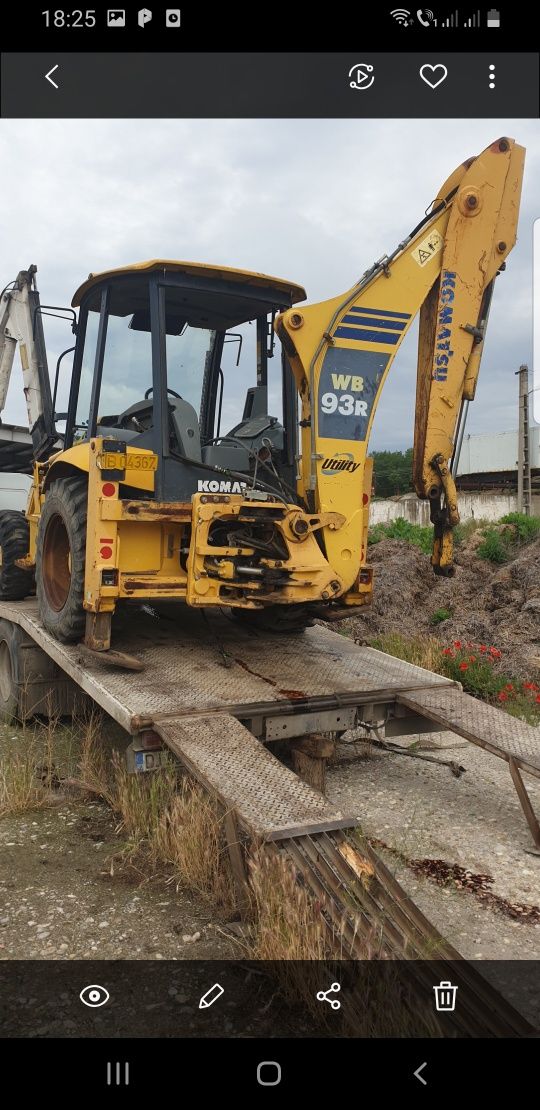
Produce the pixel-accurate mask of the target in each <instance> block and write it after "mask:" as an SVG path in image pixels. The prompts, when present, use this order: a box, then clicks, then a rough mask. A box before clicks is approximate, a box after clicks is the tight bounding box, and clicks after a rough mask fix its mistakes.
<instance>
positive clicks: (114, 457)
mask: <svg viewBox="0 0 540 1110" xmlns="http://www.w3.org/2000/svg"><path fill="white" fill-rule="evenodd" d="M157 462H158V461H157V455H132V454H130V453H128V454H127V455H123V454H120V452H119V451H102V452H101V453H100V454H99V455H98V457H97V464H98V466H99V468H100V470H157Z"/></svg>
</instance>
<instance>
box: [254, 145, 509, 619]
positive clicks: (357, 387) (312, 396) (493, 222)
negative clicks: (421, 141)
mask: <svg viewBox="0 0 540 1110" xmlns="http://www.w3.org/2000/svg"><path fill="white" fill-rule="evenodd" d="M524 155H525V152H524V149H523V147H520V146H518V145H517V143H515V142H514V140H513V139H508V138H501V139H498V140H497V141H496V142H494V143H492V144H491V145H490V146H489V147H487V149H486V150H485V151H484V152H483V153H482V154H481V155H479V156H478V157H477V158H471V159H470V160H468V161H467V162H465V163H464V164H463V165H461V166H459V167H458V168H457V169H456V170H455V171H454V173H453V174H452V175H451V176H450V177H449V178H448V179H447V181H445V183H444V185H443V186H442V188H441V190H440V192H439V195H438V196H437V198H436V199H435V201H434V202H433V204H432V206H431V207H430V211H429V214H428V215H426V217H425V218H424V219H423V220H422V221H421V223H420V224H418V226H417V227H416V228H415V229H414V230H413V231H412V232H411V234H410V235H409V236H408V237H407V238H406V239H405V240H404V241H403V242H402V243H400V244H399V245H398V247H397V248H396V250H395V251H394V252H393V253H392V254H391V255H389V256H385V257H383V258H381V259H380V260H379V261H378V262H376V263H375V265H374V266H373V267H372V268H371V269H370V270H368V271H367V272H366V273H365V274H364V275H363V277H362V278H361V280H360V281H359V282H358V283H357V284H356V285H355V286H353V288H352V289H350V290H348V292H346V293H345V294H342V295H341V296H338V297H335V298H332V299H330V300H327V301H323V302H321V303H319V304H314V305H309V306H307V307H305V308H304V307H303V308H301V309H299V308H296V307H295V308H292V309H290V310H288V311H286V312H284V313H282V314H281V315H280V316H278V318H277V320H276V325H275V326H276V330H277V332H278V335H279V336H280V339H281V341H282V343H283V346H284V348H285V351H286V353H287V356H288V359H289V362H290V365H291V368H292V371H293V373H294V376H295V379H296V384H297V388H298V391H299V394H300V398H301V404H302V419H301V428H302V453H301V464H300V473H299V477H298V487H299V493H300V494H301V496H302V497H303V498H304V500H305V501H306V503H307V504H308V506H309V509H310V511H313V512H317V513H326V512H329V513H340V514H342V516H344V517H345V518H346V523H345V524H344V525H343V526H341V527H340V528H339V529H335V528H334V529H331V528H329V527H328V528H324V529H323V530H322V535H323V542H324V546H325V552H326V556H327V558H328V560H329V562H330V564H331V566H332V567H333V569H334V570H335V572H336V575H337V576H339V581H340V585H341V591H340V592H341V596H342V600H343V601H344V602H345V604H352V605H354V604H361V603H362V601H363V599H362V597H361V595H360V593H359V582H361V581H362V578H361V571H362V566H363V564H364V561H365V539H366V537H365V521H366V512H365V509H366V503H367V502H368V501H369V492H370V489H369V487H370V482H369V481H368V479H369V476H370V462H369V459H367V451H368V443H369V435H370V431H371V427H372V423H373V418H374V415H375V410H376V406H377V402H378V400H379V397H380V394H381V391H382V389H383V386H384V383H385V381H386V378H387V376H388V373H389V371H390V367H391V365H392V363H393V361H394V358H395V356H396V354H397V352H398V350H399V347H400V346H401V343H402V342H403V339H404V338H405V335H406V334H407V332H408V330H409V328H410V327H411V324H412V322H413V320H414V318H415V316H416V314H417V313H418V312H420V334H419V349H418V370H417V392H416V419H415V437H414V461H413V482H414V486H415V489H416V493H417V495H418V497H419V498H423V499H426V498H427V499H429V501H430V504H431V519H432V520H433V522H434V526H435V535H434V546H433V555H432V564H433V568H434V570H435V572H436V573H440V574H451V573H452V528H453V527H454V526H455V525H456V524H457V523H458V521H459V512H458V504H457V493H456V488H455V483H454V480H453V478H452V474H451V467H450V461H451V459H452V455H453V453H454V446H455V436H456V429H457V427H458V424H459V418H460V414H461V413H462V411H463V406H464V404H465V403H466V402H468V401H469V400H471V399H472V398H473V397H474V391H475V387H476V381H477V378H478V372H479V368H480V360H481V356H482V348H483V342H484V335H485V329H486V324H487V318H488V312H489V306H490V302H491V296H492V292H493V283H494V280H495V277H496V276H497V274H498V273H500V271H501V270H502V269H504V263H505V259H506V257H507V255H508V254H509V253H510V251H511V249H512V247H513V246H514V243H515V241H516V228H517V221H518V213H519V203H520V193H521V183H522V177H523V163H524Z"/></svg>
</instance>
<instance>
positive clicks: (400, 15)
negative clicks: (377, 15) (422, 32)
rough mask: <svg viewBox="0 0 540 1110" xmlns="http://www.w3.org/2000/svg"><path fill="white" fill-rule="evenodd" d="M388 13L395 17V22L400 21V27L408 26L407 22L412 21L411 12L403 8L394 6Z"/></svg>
mask: <svg viewBox="0 0 540 1110" xmlns="http://www.w3.org/2000/svg"><path fill="white" fill-rule="evenodd" d="M390 15H391V16H392V17H393V19H395V21H396V23H401V26H402V27H408V26H409V23H412V19H411V13H410V12H408V11H407V10H406V9H405V8H394V11H393V12H390Z"/></svg>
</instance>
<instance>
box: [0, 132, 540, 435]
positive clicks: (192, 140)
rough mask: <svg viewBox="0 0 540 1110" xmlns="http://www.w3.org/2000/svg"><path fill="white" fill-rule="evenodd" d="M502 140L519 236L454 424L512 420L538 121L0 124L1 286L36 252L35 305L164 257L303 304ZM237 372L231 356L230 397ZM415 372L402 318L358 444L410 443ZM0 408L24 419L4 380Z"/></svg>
mask: <svg viewBox="0 0 540 1110" xmlns="http://www.w3.org/2000/svg"><path fill="white" fill-rule="evenodd" d="M503 134H506V135H511V136H513V137H514V138H515V139H517V141H518V142H520V143H522V144H524V145H525V146H526V147H527V162H526V174H525V184H524V193H523V201H522V208H521V220H520V227H519V242H518V245H517V247H516V248H515V250H514V251H513V252H512V254H511V255H510V257H509V260H508V266H507V270H506V273H504V274H502V275H501V277H500V278H499V279H498V280H497V284H496V290H495V297H494V303H493V308H492V313H491V318H490V323H489V328H488V338H487V341H486V345H485V352H484V358H483V364H482V370H481V374H480V382H479V386H478V390H477V395H476V400H475V402H474V404H473V405H472V406H471V409H470V415H469V423H468V427H467V431H468V432H488V431H491V430H493V431H504V430H507V429H511V428H514V427H516V425H517V379H516V378H515V376H514V371H515V370H517V368H518V367H519V365H520V364H521V363H523V362H529V364H531V361H532V225H533V220H534V218H535V217H536V216H537V215H538V210H537V207H536V205H537V196H538V184H539V181H540V172H539V171H540V123H538V122H537V121H533V120H495V121H489V120H487V121H486V120H472V121H463V120H445V121H443V122H439V121H437V120H428V121H424V120H412V121H401V120H400V121H397V120H396V121H393V120H378V121H364V120H346V121H341V120H337V121H335V120H334V121H332V120H323V121H318V120H315V121H313V120H300V121H298V120H296V121H295V120H289V121H287V120H286V121H282V120H278V121H276V120H262V121H261V120H259V121H246V120H229V121H227V120H225V121H222V120H219V121H216V120H206V121H205V120H202V121H189V120H185V121H184V120H180V121H162V120H155V121H147V120H143V121H131V120H129V121H122V120H114V121H101V120H97V121H87V120H80V121H77V120H73V121H61V120H51V121H43V120H40V121H37V122H35V121H25V120H2V121H1V122H0V167H1V168H0V288H3V286H4V285H5V284H7V282H8V281H9V280H11V279H12V278H13V277H15V276H16V274H17V272H18V271H19V270H20V269H24V268H26V267H27V266H28V265H29V264H30V263H35V264H36V265H37V266H38V284H39V289H40V293H41V298H42V301H43V302H44V303H47V304H56V305H61V304H69V303H70V301H71V297H72V294H73V292H74V290H75V289H76V288H77V286H78V285H79V284H80V283H81V282H82V281H83V280H84V279H85V277H86V276H87V275H88V273H89V272H90V271H96V270H103V269H107V268H109V267H115V266H121V265H125V264H127V263H130V262H135V261H140V260H142V259H146V258H158V257H164V258H179V259H190V260H194V261H200V262H215V263H219V264H222V265H227V266H237V267H240V268H246V269H252V270H262V271H266V272H267V273H270V274H275V275H277V276H280V277H286V278H289V279H291V280H293V281H297V282H299V283H300V284H301V285H304V286H305V288H306V289H307V293H308V299H309V300H312V301H315V300H321V299H323V298H325V297H330V296H335V295H336V294H338V293H340V292H342V291H344V290H346V289H348V288H349V287H350V286H351V285H352V284H353V283H354V282H355V281H356V280H357V279H358V278H359V276H360V275H361V274H362V273H363V271H364V270H365V269H366V268H367V267H368V266H369V265H370V264H371V263H372V262H374V261H375V260H376V259H378V258H379V257H380V256H381V255H382V254H384V253H386V252H388V253H389V252H390V251H391V250H393V249H394V247H395V246H396V245H397V243H398V242H399V241H400V240H401V239H402V238H403V236H404V234H406V233H407V232H409V231H410V230H411V228H412V227H414V226H415V224H416V223H417V222H418V221H419V220H420V219H421V217H422V216H423V214H424V212H425V210H426V208H427V206H428V205H429V204H430V202H431V200H432V198H433V197H434V196H435V195H436V193H437V191H438V189H439V187H440V185H441V184H442V182H443V180H445V179H446V177H447V176H448V175H449V173H450V172H451V171H452V170H453V169H454V168H455V166H457V165H458V164H459V163H460V162H462V161H463V160H464V159H465V158H467V157H469V156H470V155H472V154H477V153H479V152H480V151H481V150H482V149H483V148H484V147H486V146H487V145H488V144H489V143H490V142H491V141H493V140H494V139H496V138H498V137H499V136H500V135H503ZM45 328H46V337H47V342H48V349H49V368H50V369H51V372H52V371H53V370H54V365H55V361H56V357H57V356H58V354H59V353H60V352H61V351H62V350H63V349H64V348H66V347H68V346H70V345H71V334H70V331H69V328H68V326H67V325H63V324H59V323H58V322H57V321H56V320H49V319H46V320H45ZM246 362H247V350H246ZM250 373H251V368H250V367H248V366H247V364H246V365H245V366H244V365H243V374H242V380H243V386H242V389H241V390H240V387H239V392H240V393H243V391H244V390H245V386H246V379H247V377H248V376H249V375H250ZM415 373H416V328H414V329H413V331H412V332H411V333H410V334H409V336H408V338H407V340H406V341H405V342H404V344H403V346H402V348H401V349H400V351H399V353H398V355H397V358H396V360H395V362H394V365H393V367H392V370H391V373H390V376H389V378H388V380H387V383H386V386H385V390H384V393H383V397H382V400H381V403H380V405H379V409H378V413H377V417H376V421H375V427H374V431H373V435H372V440H371V446H372V447H374V448H376V449H384V448H388V449H393V448H401V449H403V448H405V447H408V446H410V445H411V444H412V434H413V423H414V412H413V408H414V396H415ZM235 380H237V379H235ZM233 400H234V398H232V397H231V396H229V398H228V408H230V409H231V411H232V401H233ZM242 404H243V397H241V396H240V395H239V396H238V407H239V409H241V407H242ZM240 415H241V414H240ZM3 419H4V422H14V423H25V408H24V402H23V398H22V393H21V391H20V381H19V377H18V375H17V379H16V380H14V384H13V388H12V389H11V391H10V395H9V398H8V406H7V409H6V411H5V413H4V415H3Z"/></svg>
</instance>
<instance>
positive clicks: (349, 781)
mask: <svg viewBox="0 0 540 1110" xmlns="http://www.w3.org/2000/svg"><path fill="white" fill-rule="evenodd" d="M417 740H419V741H420V742H421V743H422V744H423V745H424V747H427V748H429V751H428V752H426V754H429V755H430V756H437V755H438V753H439V752H440V758H441V759H454V760H456V761H457V762H458V763H460V764H461V765H462V766H464V767H465V768H466V772H465V773H464V774H463V775H462V776H461V777H460V778H456V777H455V776H454V775H453V774H452V772H451V771H450V769H449V768H448V767H441V766H437V765H435V764H433V763H428V762H424V761H421V760H420V759H412V758H410V757H403V756H401V755H393V754H387V753H386V752H381V751H379V750H376V749H373V748H371V747H369V746H368V745H366V744H365V743H362V744H356V745H354V747H353V748H352V747H351V746H350V745H343V744H342V745H341V746H340V750H339V756H338V760H337V761H336V762H335V763H334V764H333V765H331V767H330V770H329V775H328V788H327V793H328V796H329V797H330V799H331V800H332V801H334V802H337V803H339V805H340V806H341V807H342V808H343V809H344V810H345V812H348V813H353V814H355V815H357V816H358V818H359V820H360V821H361V824H362V827H363V830H364V832H365V833H366V834H367V835H368V836H369V837H372V838H377V839H379V840H380V841H382V842H384V844H385V845H387V846H388V848H390V849H393V851H384V849H383V850H382V854H383V856H384V858H385V860H386V862H387V863H388V864H389V866H390V867H391V869H392V871H393V872H394V873H395V875H396V877H397V878H398V879H399V881H400V882H401V883H402V885H403V886H404V887H405V889H406V891H407V893H408V894H410V895H411V897H412V898H413V899H414V900H415V901H416V902H417V903H418V905H419V906H420V908H421V909H422V910H423V911H424V913H425V914H426V916H427V917H428V918H429V920H430V921H432V923H433V924H434V925H436V926H437V927H438V928H439V929H440V931H441V932H442V933H443V935H444V936H445V937H446V938H447V939H448V940H449V941H451V943H452V944H454V945H455V947H456V948H457V949H458V951H459V952H460V953H461V954H462V955H463V956H464V957H466V958H468V959H485V960H510V959H511V960H518V959H519V960H536V959H538V958H540V857H538V856H534V855H531V854H529V853H528V851H527V849H529V848H531V847H532V840H531V837H530V833H529V829H528V826H527V825H526V822H525V818H524V816H523V813H522V810H521V808H520V805H519V802H518V798H517V795H516V793H515V790H514V788H513V785H512V782H511V779H510V774H509V772H508V768H507V765H506V763H504V762H503V761H502V760H499V759H497V758H495V757H492V756H490V755H488V754H487V753H486V752H484V751H483V750H482V749H481V748H477V747H475V745H473V744H470V743H468V742H467V741H465V740H462V739H461V737H457V736H455V735H454V734H453V733H450V732H444V733H434V734H428V735H427V736H424V737H421V738H419V737H404V738H402V740H401V741H400V743H402V744H403V745H404V746H407V747H408V746H409V745H410V744H411V743H414V742H415V741H417ZM355 751H356V753H357V754H358V755H361V758H351V757H352V756H353V755H354V752H355ZM524 778H525V780H526V784H527V787H528V790H529V795H530V798H531V801H532V803H533V806H534V807H535V810H536V813H540V782H538V780H535V779H532V778H531V777H530V776H524ZM379 850H381V849H379ZM426 859H428V860H443V861H445V863H446V864H448V865H450V866H451V865H455V864H457V865H458V866H459V867H461V868H463V869H465V870H466V871H469V872H472V873H474V874H480V875H484V876H485V875H487V876H489V877H491V878H492V880H493V881H492V883H489V882H484V886H485V888H486V889H487V891H488V893H489V892H491V893H492V894H494V895H495V896H497V897H498V898H500V899H502V900H503V906H502V908H497V907H496V906H493V905H491V904H489V899H485V898H481V897H479V896H478V894H476V893H474V892H473V891H472V890H469V889H459V888H458V887H457V886H456V883H455V882H453V881H449V882H447V883H446V884H445V885H443V886H441V885H438V884H437V883H436V882H435V881H434V880H433V879H431V878H425V877H423V875H418V874H417V873H415V871H414V870H413V869H412V867H411V865H410V862H408V861H411V860H426ZM504 903H509V904H510V907H516V906H520V905H521V906H523V907H525V911H524V913H527V911H528V912H529V914H530V920H527V919H526V917H525V916H524V915H523V913H522V915H521V919H520V916H519V910H516V909H512V908H510V907H505V905H504ZM529 907H530V908H531V909H529ZM535 909H536V912H535ZM531 910H532V913H531ZM512 914H518V916H517V917H516V916H512ZM535 919H536V920H535Z"/></svg>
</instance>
